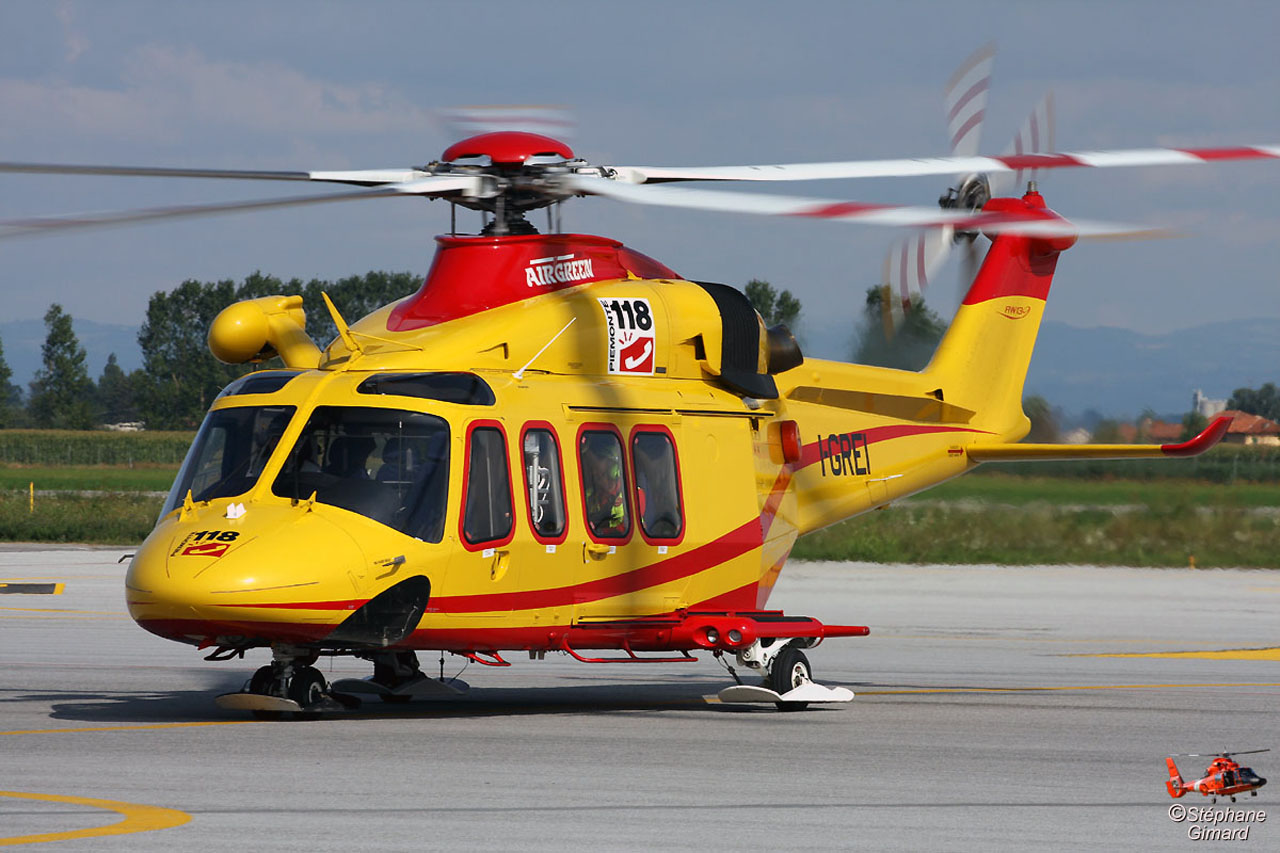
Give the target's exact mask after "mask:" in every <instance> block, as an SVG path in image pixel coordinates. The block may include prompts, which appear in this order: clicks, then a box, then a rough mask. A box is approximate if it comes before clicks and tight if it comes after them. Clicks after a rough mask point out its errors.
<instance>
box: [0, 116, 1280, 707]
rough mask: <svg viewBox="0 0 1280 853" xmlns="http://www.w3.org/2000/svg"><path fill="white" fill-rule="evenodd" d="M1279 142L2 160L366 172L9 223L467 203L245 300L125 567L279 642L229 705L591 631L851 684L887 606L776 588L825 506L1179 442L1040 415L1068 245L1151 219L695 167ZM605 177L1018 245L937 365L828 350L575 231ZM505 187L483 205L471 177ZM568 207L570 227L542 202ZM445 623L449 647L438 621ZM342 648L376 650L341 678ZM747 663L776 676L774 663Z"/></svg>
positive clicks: (240, 637)
mask: <svg viewBox="0 0 1280 853" xmlns="http://www.w3.org/2000/svg"><path fill="white" fill-rule="evenodd" d="M1277 157H1280V146H1270V147H1252V148H1230V149H1220V148H1219V149H1188V150H1174V149H1151V150H1146V151H1104V152H1085V153H1076V154H1065V153H1031V154H1014V155H1008V156H1004V157H979V156H957V157H941V158H932V159H905V160H893V161H850V162H843V163H825V164H822V163H810V164H777V165H755V166H738V167H693V168H669V167H652V166H599V165H593V164H591V163H589V162H587V161H585V160H583V159H579V158H578V157H576V155H575V154H574V152H573V151H572V150H571V149H570V147H569V146H568V145H567V144H565V143H564V142H562V141H559V140H557V139H554V138H551V137H548V136H544V135H541V134H535V133H529V132H524V131H495V132H491V133H484V134H479V135H476V136H474V137H470V138H467V139H464V140H462V141H460V142H457V143H455V144H454V145H451V146H450V147H449V148H448V149H447V150H446V151H445V152H444V153H443V155H442V156H441V157H440V159H439V160H436V161H433V162H431V163H429V164H427V165H425V166H419V167H414V168H409V169H380V170H351V171H341V172H332V171H331V172H257V171H232V170H205V169H169V168H158V167H119V166H74V165H62V164H36V163H0V172H10V173H24V172H25V173H48V174H80V175H96V174H110V175H134V176H149V177H188V178H192V177H193V178H222V179H240V180H244V179H263V180H275V181H318V182H327V183H338V184H344V185H348V186H349V187H351V186H354V187H356V188H355V189H350V188H348V189H345V190H343V191H340V192H337V193H328V194H324V195H313V196H304V197H293V198H283V199H268V200H262V201H251V202H230V203H219V204H212V205H193V206H182V207H166V208H153V209H150V210H143V211H131V212H119V213H107V214H93V215H80V216H74V217H65V218H45V219H26V220H19V221H9V222H3V223H0V238H3V237H6V236H14V235H18V234H30V233H54V232H57V231H59V230H63V229H74V228H83V227H92V226H100V225H119V224H126V223H132V222H144V221H148V220H159V219H169V218H173V217H186V216H198V215H204V214H208V213H225V212H229V211H232V210H247V209H256V210H260V209H263V208H274V207H288V206H297V205H312V204H322V203H333V202H340V201H345V200H357V199H368V198H374V197H398V196H404V195H406V194H407V195H418V196H423V197H426V198H429V199H443V200H445V201H447V202H448V203H449V204H450V210H451V213H453V214H454V215H453V217H451V229H450V232H449V233H448V234H444V235H441V236H439V237H437V238H436V244H437V247H436V254H435V258H434V261H433V263H432V265H431V268H430V271H429V272H428V273H427V275H426V277H425V280H424V282H423V284H422V286H421V288H419V290H418V291H417V292H415V293H413V294H411V295H409V296H406V297H405V298H403V299H400V300H398V301H396V302H394V303H392V304H389V305H386V306H384V307H382V308H380V309H378V310H375V311H374V312H372V313H371V314H369V315H368V316H366V317H363V318H359V319H354V320H353V321H351V322H348V321H347V319H346V318H344V317H342V316H341V315H340V314H339V312H338V311H337V310H336V308H334V306H333V304H332V302H330V301H329V300H328V297H327V296H326V297H325V301H326V305H327V307H328V310H329V312H330V314H331V316H332V317H333V320H334V323H335V325H336V328H337V331H338V333H337V336H336V337H335V338H334V340H333V341H332V342H330V343H329V344H328V345H327V346H325V347H324V348H323V349H322V348H321V347H319V346H318V345H317V344H316V343H315V342H313V341H312V340H311V338H310V337H309V336H308V335H307V333H306V329H305V314H304V311H303V307H302V297H300V296H290V295H279V296H271V297H264V298H258V299H253V300H249V301H245V302H239V303H236V304H233V305H231V306H229V307H227V308H226V309H225V310H224V311H223V312H222V313H221V314H219V315H218V317H217V318H216V319H215V321H214V322H213V324H212V326H211V328H210V330H209V335H208V343H209V346H210V348H211V350H212V351H213V353H214V354H215V355H216V356H217V357H218V358H219V359H221V360H222V361H224V362H227V363H235V364H239V363H261V362H265V361H267V360H270V359H272V358H275V357H279V358H280V359H281V361H282V362H283V365H284V366H283V367H282V368H278V369H264V370H258V371H255V372H251V373H249V374H247V375H245V376H243V377H242V378H240V379H237V380H236V381H234V382H232V383H231V384H230V385H228V386H227V387H226V388H225V389H224V390H223V391H222V393H221V394H220V395H219V396H218V398H217V399H216V400H214V402H213V403H212V405H211V406H210V409H209V411H208V414H207V416H206V417H205V419H204V421H203V423H202V424H201V426H200V428H199V430H198V432H197V434H196V437H195V439H194V441H193V443H192V446H191V448H190V450H189V452H188V454H187V456H186V458H185V460H184V461H183V463H182V465H181V467H180V469H179V471H178V474H177V476H176V478H175V481H174V483H173V487H172V489H171V491H170V492H169V494H168V497H167V499H166V501H165V503H164V505H163V508H162V510H161V512H160V516H159V519H158V520H157V523H156V525H155V528H154V530H153V531H152V532H151V534H150V535H149V536H148V537H147V538H146V540H145V541H144V542H143V543H142V544H141V546H140V547H139V548H138V549H137V551H136V553H135V554H134V555H133V558H132V560H131V562H130V564H129V567H128V571H127V574H126V577H125V584H124V585H125V592H126V602H127V607H128V611H129V614H130V616H131V617H132V618H133V619H134V620H135V621H136V622H137V623H138V624H139V625H140V626H142V627H143V628H144V629H146V630H148V631H150V632H152V633H153V634H156V635H158V636H160V637H163V638H166V639H169V640H173V641H176V642H179V643H184V644H189V645H192V646H195V647H197V648H198V649H200V650H202V651H205V652H206V659H207V660H214V661H219V660H231V659H243V658H245V656H246V655H247V654H248V653H250V652H257V651H258V650H266V651H268V652H269V654H270V656H271V660H270V662H269V663H267V664H264V665H262V666H260V667H259V668H258V669H257V670H256V671H254V672H253V673H252V676H251V677H250V678H249V679H248V681H247V682H246V684H245V686H244V688H243V690H242V691H240V692H236V693H230V694H224V695H223V696H220V697H218V699H217V702H218V704H219V705H220V706H222V707H224V708H232V709H239V710H248V711H250V712H252V713H253V714H255V715H257V716H261V717H269V718H278V717H280V716H281V715H283V714H286V713H293V714H304V715H305V714H313V713H318V712H323V711H329V710H340V709H342V708H349V707H353V706H355V705H356V704H358V703H359V701H360V698H361V697H364V698H374V697H378V698H381V699H382V700H384V701H387V702H401V701H408V700H410V699H418V698H430V697H443V696H453V695H457V694H459V693H461V692H463V691H465V690H466V689H467V685H466V684H465V683H463V682H461V681H460V680H457V679H447V678H445V677H444V669H443V659H444V653H446V652H448V653H451V654H455V655H460V656H462V657H464V658H466V659H468V660H469V661H471V662H474V663H476V664H481V665H484V666H491V667H507V666H510V665H511V661H509V660H508V659H507V657H505V656H504V655H510V654H512V653H513V652H514V653H527V654H528V656H529V658H530V659H533V660H541V659H543V658H545V656H546V654H547V653H549V652H550V653H553V654H555V653H560V654H564V655H568V656H569V657H571V658H573V659H575V660H577V661H580V662H583V663H587V664H599V663H615V662H619V663H628V664H635V663H645V662H658V663H664V664H665V663H677V662H679V663H692V662H696V661H698V660H699V658H698V656H697V653H699V652H701V653H704V654H710V655H711V656H712V657H713V658H715V659H716V660H718V661H719V662H720V663H722V664H723V665H724V666H725V667H726V669H727V670H728V671H729V673H730V674H731V675H732V677H733V679H734V681H735V682H736V683H735V684H734V685H732V686H730V687H727V688H726V689H725V690H724V691H722V692H721V693H720V699H721V701H724V702H759V703H774V704H776V705H777V706H778V707H779V708H780V709H784V710H791V709H799V708H803V707H805V706H806V705H807V704H809V703H813V702H847V701H850V700H852V699H853V698H854V694H853V692H852V691H850V690H849V689H847V688H844V687H827V686H824V685H821V684H819V683H818V682H817V681H816V680H815V679H814V676H813V672H812V669H811V666H810V663H809V660H808V657H807V656H806V654H805V652H806V651H808V650H810V649H812V648H813V647H815V646H817V645H818V644H819V643H821V642H822V641H824V640H826V639H828V638H846V637H859V636H865V635H867V634H868V633H869V628H868V627H866V626H862V625H845V624H825V623H823V622H821V621H819V620H818V619H817V618H813V617H809V616H801V615H794V614H787V613H784V612H782V611H779V610H773V609H769V607H768V602H769V597H770V594H771V592H772V590H773V588H774V585H775V584H776V582H777V581H778V578H779V575H780V573H781V571H782V569H783V566H784V564H785V563H786V561H787V558H788V556H789V554H790V552H791V549H792V547H793V546H794V544H795V542H796V539H797V537H798V536H799V535H801V534H803V533H806V532H809V531H813V530H817V529H819V528H821V527H825V526H827V525H830V524H833V523H835V522H837V521H840V520H842V519H845V518H849V517H851V516H855V515H858V514H860V513H864V512H867V511H869V510H873V509H876V508H880V507H884V506H886V505H888V504H889V503H891V502H893V501H895V500H898V499H900V498H903V497H905V496H907V495H910V494H913V493H915V492H919V491H921V490H923V489H926V488H928V487H930V486H932V485H935V484H938V483H941V482H943V481H945V480H949V479H951V478H953V477H956V476H958V475H960V474H963V473H964V472H966V471H968V470H971V469H972V468H974V467H975V466H977V465H979V464H981V463H983V462H987V461H994V460H1012V461H1016V460H1039V459H1086V458H1087V459H1098V458H1141V457H1177V456H1186V455H1193V454H1197V453H1201V452H1203V451H1205V450H1207V449H1208V448H1209V447H1211V446H1213V445H1214V444H1215V443H1217V442H1218V441H1219V440H1220V439H1221V438H1222V436H1223V435H1224V433H1225V431H1226V429H1227V427H1228V425H1229V419H1228V418H1219V419H1218V420H1216V421H1214V422H1213V423H1212V424H1210V425H1209V427H1208V428H1206V429H1205V430H1204V432H1202V433H1201V434H1200V435H1198V436H1196V437H1195V438H1193V439H1191V440H1189V441H1186V442H1182V443H1177V444H1166V445H1107V444H1099V445H1058V444H1026V443H1019V440H1020V439H1022V438H1023V437H1024V436H1025V435H1026V434H1027V432H1028V429H1029V420H1028V418H1027V417H1026V415H1025V414H1024V413H1023V411H1022V405H1021V399H1022V389H1023V383H1024V379H1025V374H1026V371H1027V367H1028V364H1029V362H1030V358H1031V353H1032V349H1033V346H1034V343H1035V338H1036V334H1037V330H1038V327H1039V325H1040V321H1041V318H1042V316H1043V314H1044V310H1045V300H1046V298H1047V296H1048V292H1049V288H1050V284H1051V282H1052V279H1053V275H1054V272H1055V269H1056V266H1057V263H1058V259H1059V256H1060V254H1061V253H1062V252H1063V251H1065V250H1067V249H1068V248H1070V247H1071V246H1072V245H1073V244H1074V243H1075V242H1076V240H1077V238H1078V237H1080V236H1090V235H1114V234H1134V233H1136V234H1141V233H1144V229H1141V228H1134V227H1132V226H1124V225H1116V224H1112V223H1106V222H1094V221H1089V220H1074V221H1068V220H1066V219H1064V218H1062V217H1061V216H1059V215H1058V214H1056V213H1055V212H1053V211H1052V210H1050V209H1049V208H1048V206H1047V204H1046V202H1045V200H1044V198H1043V197H1042V196H1041V194H1040V193H1039V192H1038V191H1037V189H1036V187H1035V185H1034V184H1031V185H1030V186H1028V188H1027V191H1026V192H1025V193H1024V194H1022V195H1021V196H1020V197H997V198H992V199H983V200H982V203H981V204H980V205H979V206H975V207H971V208H970V207H964V206H951V207H945V206H944V207H941V208H925V207H910V206H901V207H896V206H885V205H870V204H861V203H857V202H841V201H832V200H829V199H815V198H809V197H797V196H786V195H774V194H760V193H754V194H750V193H743V192H731V191H722V190H706V189H687V188H683V187H676V186H670V184H673V183H676V182H682V181H717V182H724V181H780V180H787V181H790V180H812V179H833V178H855V177H865V176H886V175H889V176H892V175H923V174H939V175H952V174H957V173H983V174H986V173H1001V174H1003V173H1017V172H1019V171H1021V170H1026V169H1049V168H1062V167H1087V166H1094V167H1110V166H1133V165H1144V164H1193V163H1206V162H1216V161H1220V160H1225V159H1248V158H1273V159H1274V158H1277ZM577 196H598V197H603V198H607V199H613V200H617V201H625V202H634V203H640V204H652V205H666V206H675V207H684V208H691V209H700V210H711V211H730V212H738V213H747V214H762V215H780V216H790V217H803V218H822V219H832V220H838V221H848V222H857V223H868V224H881V225H891V226H908V227H921V226H925V227H947V228H951V229H954V230H956V231H961V232H981V233H982V234H985V235H986V236H987V237H988V238H989V239H990V240H991V245H990V248H989V249H988V250H987V252H986V256H985V259H984V260H983V262H982V264H981V266H980V267H979V268H978V270H977V274H976V276H975V278H974V280H973V282H972V284H971V286H970V287H969V289H968V292H967V295H966V297H965V299H964V301H963V304H962V305H961V306H960V308H959V310H958V312H957V314H956V316H955V319H954V321H953V322H952V324H951V326H950V328H949V329H948V331H947V332H946V334H945V336H944V338H943V339H942V342H941V343H940V345H939V346H938V349H937V351H936V353H935V355H934V356H933V359H932V361H931V362H930V363H929V364H928V366H926V367H925V368H924V369H923V370H921V371H919V372H910V371H902V370H894V369H887V368H879V367H871V366H865V365H857V364H845V363H841V362H836V361H828V360H820V359H813V358H806V357H805V356H804V355H803V353H802V352H801V350H800V347H799V345H798V344H797V343H796V340H795V338H794V336H793V335H792V334H791V333H790V332H789V330H787V329H786V328H785V327H782V326H775V327H773V328H765V326H764V323H763V321H762V320H761V318H760V315H759V314H758V313H757V312H756V311H755V310H754V309H753V307H752V306H751V304H750V303H749V302H748V300H747V299H746V297H745V296H744V295H743V294H742V292H741V291H739V290H737V289H736V288H733V287H730V286H727V285H724V284H718V283H714V282H696V281H690V280H687V279H685V278H683V277H681V276H680V275H679V274H678V273H677V272H676V271H674V270H672V269H670V268H669V267H667V266H666V265H664V264H663V263H661V262H660V261H658V260H656V259H654V258H651V257H649V256H648V255H645V254H642V253H640V252H638V251H636V250H633V249H631V248H629V247H627V246H625V245H623V244H622V243H620V242H618V241H616V240H613V239H609V238H606V237H600V236H593V235H586V234H575V233H561V232H560V231H559V230H558V229H557V227H556V219H557V217H556V211H557V209H558V207H559V205H560V204H561V203H563V202H564V201H566V200H568V199H570V198H573V197H577ZM459 207H462V208H467V209H471V210H475V211H478V212H479V213H480V215H481V222H482V227H481V228H480V229H479V231H478V233H473V234H464V233H460V232H459V231H458V229H457V221H456V211H457V208H459ZM544 208H545V209H546V210H547V213H548V230H547V231H546V232H539V231H538V229H537V228H536V227H535V226H534V224H533V223H531V222H530V221H529V219H528V218H527V217H526V214H529V213H530V212H532V211H535V210H540V209H544ZM420 651H431V652H439V653H440V656H441V661H442V664H441V671H440V677H438V678H436V677H431V676H428V675H427V674H426V673H425V672H424V671H423V669H422V666H421V663H420V661H419V658H418V654H417V653H418V652H420ZM321 656H350V657H355V658H358V659H361V660H364V661H366V662H368V663H371V664H372V668H373V671H372V674H371V675H370V676H369V677H368V678H364V679H342V680H339V681H337V682H335V683H333V684H329V683H327V681H326V679H325V678H324V675H323V674H322V673H321V671H320V670H319V669H318V668H317V667H316V666H315V664H316V662H317V661H318V659H319V658H320V657H321ZM730 660H733V661H735V662H736V663H737V665H738V667H739V668H742V669H743V670H745V671H748V672H750V673H753V674H754V675H755V676H758V677H759V683H745V682H744V681H743V679H742V678H741V677H740V676H739V675H738V672H737V669H735V668H734V667H733V666H732V665H730V664H729V661H730Z"/></svg>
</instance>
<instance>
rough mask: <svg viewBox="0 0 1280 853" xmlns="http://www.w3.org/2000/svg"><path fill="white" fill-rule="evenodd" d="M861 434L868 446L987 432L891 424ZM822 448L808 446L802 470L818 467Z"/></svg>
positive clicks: (802, 452) (801, 459)
mask: <svg viewBox="0 0 1280 853" xmlns="http://www.w3.org/2000/svg"><path fill="white" fill-rule="evenodd" d="M855 432H861V433H862V434H863V435H865V436H866V437H867V444H875V443H876V442H878V441H889V440H891V439H895V438H905V437H907V436H911V435H930V434H932V433H938V432H980V433H987V430H983V429H972V428H970V427H952V426H916V425H914V424H890V425H889V426H881V427H871V428H870V429H864V430H855ZM825 438H826V436H819V441H820V440H822V439H825ZM819 454H820V448H819V447H818V442H817V441H814V442H812V443H810V444H806V445H805V446H804V449H803V450H802V451H801V455H800V468H808V467H809V466H810V465H816V464H818V461H819V458H820V456H819Z"/></svg>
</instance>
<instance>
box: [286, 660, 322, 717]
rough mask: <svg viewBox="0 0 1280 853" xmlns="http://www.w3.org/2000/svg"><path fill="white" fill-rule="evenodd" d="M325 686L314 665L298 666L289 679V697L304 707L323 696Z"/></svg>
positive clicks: (314, 702)
mask: <svg viewBox="0 0 1280 853" xmlns="http://www.w3.org/2000/svg"><path fill="white" fill-rule="evenodd" d="M326 687H327V685H326V684H325V681H324V676H323V675H321V674H320V670H318V669H316V668H315V667H314V666H304V667H300V668H299V669H298V670H297V672H295V673H294V674H293V678H291V679H289V698H290V699H292V700H293V701H295V702H297V703H298V704H299V705H301V706H302V707H303V708H304V709H306V708H308V707H310V706H311V705H314V704H316V703H317V702H319V701H320V700H321V699H323V698H324V695H325V688H326Z"/></svg>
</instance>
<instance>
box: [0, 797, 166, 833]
mask: <svg viewBox="0 0 1280 853" xmlns="http://www.w3.org/2000/svg"><path fill="white" fill-rule="evenodd" d="M0 797H17V798H18V799H22V800H40V801H43V802H49V803H69V804H71V805H75V806H86V807H88V808H91V809H106V810H107V811H113V812H118V813H119V814H121V815H123V817H124V819H123V820H121V821H119V822H118V823H112V824H108V825H107V826H95V827H92V828H90V829H72V830H66V831H64V832H44V833H39V834H37V835H11V836H9V837H7V838H0V847H10V846H13V845H15V844H40V843H42V842H45V841H71V840H73V839H76V838H98V837H100V836H103V835H131V834H132V833H135V832H150V831H152V830H155V829H170V828H172V827H175V826H182V825H183V824H184V823H187V822H188V821H190V820H191V815H189V814H187V813H186V812H182V811H178V810H177V809H166V808H161V807H160V806H146V805H140V804H138V803H122V802H119V801H118V800H95V799H91V798H89V797H63V796H59V795H57V794H30V793H26V792H23V791H0Z"/></svg>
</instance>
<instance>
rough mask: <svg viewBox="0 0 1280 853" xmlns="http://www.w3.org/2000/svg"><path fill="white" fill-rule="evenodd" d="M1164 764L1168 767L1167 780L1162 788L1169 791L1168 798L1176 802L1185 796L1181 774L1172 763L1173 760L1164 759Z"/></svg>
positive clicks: (1185, 790)
mask: <svg viewBox="0 0 1280 853" xmlns="http://www.w3.org/2000/svg"><path fill="white" fill-rule="evenodd" d="M1164 763H1165V764H1167V765H1169V779H1168V781H1166V782H1165V783H1164V786H1165V787H1166V788H1168V789H1169V796H1171V797H1173V798H1174V799H1175V800H1176V799H1177V798H1178V797H1181V796H1182V795H1183V794H1185V793H1186V792H1187V789H1186V788H1184V787H1183V786H1182V774H1181V773H1179V772H1178V765H1176V764H1174V763H1173V759H1172V758H1166V759H1165V760H1164Z"/></svg>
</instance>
